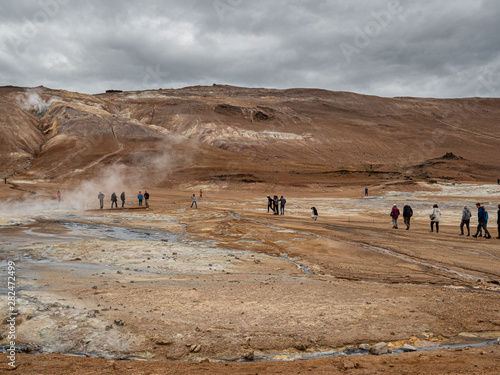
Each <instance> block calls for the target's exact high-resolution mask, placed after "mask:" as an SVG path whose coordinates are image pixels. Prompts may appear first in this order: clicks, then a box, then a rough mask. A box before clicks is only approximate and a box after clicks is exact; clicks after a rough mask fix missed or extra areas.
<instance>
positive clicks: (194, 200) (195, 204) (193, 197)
mask: <svg viewBox="0 0 500 375" xmlns="http://www.w3.org/2000/svg"><path fill="white" fill-rule="evenodd" d="M191 199H192V200H193V201H192V202H191V208H193V204H194V206H195V207H196V208H198V203H196V194H193V196H192V197H191Z"/></svg>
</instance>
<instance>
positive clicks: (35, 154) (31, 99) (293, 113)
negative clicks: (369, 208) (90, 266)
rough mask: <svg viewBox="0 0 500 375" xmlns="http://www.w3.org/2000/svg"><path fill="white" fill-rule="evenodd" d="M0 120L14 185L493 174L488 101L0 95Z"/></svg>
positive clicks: (496, 160) (495, 162) (495, 131)
mask: <svg viewBox="0 0 500 375" xmlns="http://www.w3.org/2000/svg"><path fill="white" fill-rule="evenodd" d="M0 112H1V117H0V124H1V128H2V138H1V139H0V146H1V149H0V160H1V162H2V171H1V174H2V176H3V177H10V176H13V175H14V174H16V179H55V180H58V179H59V180H60V181H61V182H62V181H68V180H79V179H85V178H88V177H90V176H94V175H96V174H99V173H101V174H103V173H106V171H107V170H108V169H109V168H113V169H117V168H119V169H120V170H121V171H122V172H123V173H126V174H127V175H129V176H130V178H139V179H143V180H144V179H145V180H148V181H149V182H150V183H151V184H152V185H155V186H169V185H175V184H179V183H193V182H207V181H212V182H219V181H221V182H228V181H231V182H239V183H247V184H250V183H254V184H258V183H260V182H267V183H277V182H279V183H284V184H290V185H303V184H311V183H320V184H321V183H324V184H328V183H332V181H334V180H335V178H337V177H340V176H341V177H343V178H344V179H346V178H352V179H356V180H359V178H362V179H369V178H372V177H376V178H377V179H380V178H386V179H391V178H404V179H407V180H408V179H414V180H419V179H450V180H461V181H470V180H478V181H491V180H495V181H496V179H497V178H498V176H500V148H499V147H498V146H499V144H500V127H499V125H498V124H499V120H500V99H487V98H484V99H483V98H470V99H448V100H442V99H440V100H438V99H417V98H380V97H374V96H365V95H358V94H353V93H346V92H331V91H325V90H317V89H290V90H275V89H250V88H239V87H231V86H220V85H213V86H199V87H188V88H183V89H176V90H174V89H172V90H156V91H140V92H120V91H110V92H107V93H104V94H98V95H87V94H79V93H73V92H67V91H62V90H51V89H47V88H44V87H39V88H36V89H26V88H17V87H3V88H0ZM446 153H452V154H453V155H448V157H446V158H443V155H445V154H446ZM455 156H457V157H455Z"/></svg>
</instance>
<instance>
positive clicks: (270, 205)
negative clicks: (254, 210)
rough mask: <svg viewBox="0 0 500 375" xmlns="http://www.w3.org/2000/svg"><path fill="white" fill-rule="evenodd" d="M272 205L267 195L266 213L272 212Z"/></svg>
mask: <svg viewBox="0 0 500 375" xmlns="http://www.w3.org/2000/svg"><path fill="white" fill-rule="evenodd" d="M273 203H274V201H273V199H272V198H271V196H270V195H268V196H267V213H269V210H272V211H274V209H273Z"/></svg>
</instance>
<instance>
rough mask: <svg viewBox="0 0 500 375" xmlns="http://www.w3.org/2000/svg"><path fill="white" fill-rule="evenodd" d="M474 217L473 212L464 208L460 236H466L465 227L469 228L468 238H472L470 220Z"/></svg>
mask: <svg viewBox="0 0 500 375" xmlns="http://www.w3.org/2000/svg"><path fill="white" fill-rule="evenodd" d="M471 217H472V212H470V210H469V209H468V208H467V206H464V210H463V211H462V222H461V223H460V236H463V235H464V225H465V227H466V228H467V237H468V236H470V218H471Z"/></svg>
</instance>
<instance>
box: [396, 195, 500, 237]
mask: <svg viewBox="0 0 500 375" xmlns="http://www.w3.org/2000/svg"><path fill="white" fill-rule="evenodd" d="M476 208H477V221H478V224H477V231H476V234H474V235H473V236H472V237H474V238H477V237H482V236H483V235H482V232H483V231H484V237H485V238H491V235H490V232H489V231H488V228H487V225H488V211H486V207H484V206H483V205H481V203H476ZM390 215H391V217H392V228H393V229H398V218H399V215H401V212H400V211H399V208H398V207H397V205H396V204H395V205H394V206H393V207H392V210H391V213H390ZM412 216H413V210H412V208H411V207H410V206H409V205H408V204H405V205H404V207H403V219H404V224H405V225H406V230H409V229H410V218H411V217H412ZM471 217H472V213H471V211H470V209H469V208H468V207H467V206H464V209H463V211H462V221H461V222H460V236H463V235H464V226H465V227H466V228H467V236H470V219H471ZM429 219H430V223H431V232H434V227H435V228H436V233H439V221H440V220H441V210H440V209H439V206H438V205H437V204H434V205H433V207H432V212H431V213H430V214H429ZM497 226H498V236H497V238H499V239H500V204H499V205H498V212H497Z"/></svg>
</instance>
